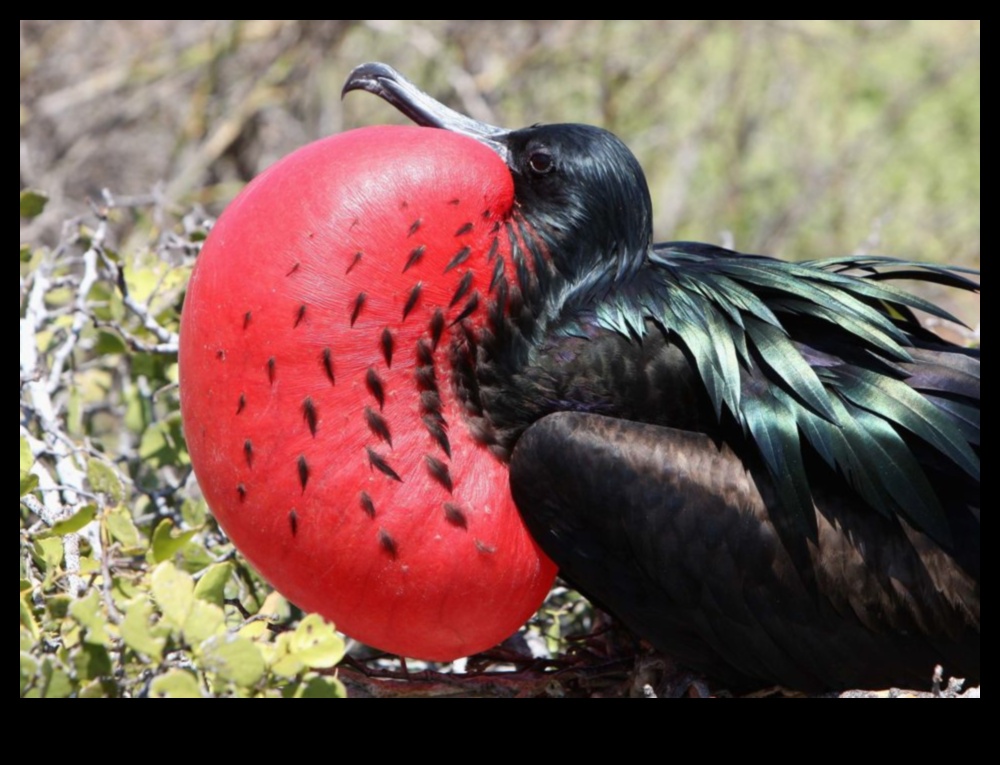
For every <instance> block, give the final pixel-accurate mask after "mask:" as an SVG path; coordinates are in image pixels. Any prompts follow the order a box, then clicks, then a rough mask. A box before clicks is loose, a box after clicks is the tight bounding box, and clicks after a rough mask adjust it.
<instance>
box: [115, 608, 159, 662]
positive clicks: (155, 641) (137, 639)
mask: <svg viewBox="0 0 1000 765" xmlns="http://www.w3.org/2000/svg"><path fill="white" fill-rule="evenodd" d="M153 613H154V612H153V606H152V604H151V603H150V602H149V601H148V600H147V599H146V598H137V599H136V600H134V601H133V602H132V603H131V604H129V606H128V607H127V609H126V610H125V618H124V619H123V620H122V623H121V625H120V627H119V630H120V631H121V636H122V640H124V641H125V645H127V646H128V647H129V648H131V649H132V650H133V651H135V652H136V653H139V654H141V655H143V656H146V657H148V658H149V659H150V660H152V661H154V662H155V661H159V660H160V656H161V655H162V654H163V648H164V646H165V645H166V643H167V641H166V640H165V639H164V638H163V637H162V636H161V635H160V634H158V633H159V632H160V631H161V630H158V629H156V628H155V626H154V624H153Z"/></svg>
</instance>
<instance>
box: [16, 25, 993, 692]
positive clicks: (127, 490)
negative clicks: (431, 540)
mask: <svg viewBox="0 0 1000 765" xmlns="http://www.w3.org/2000/svg"><path fill="white" fill-rule="evenodd" d="M980 27H981V24H980V21H978V20H959V21H885V20H878V21H742V22H741V21H663V20H645V21H637V20H632V21H586V20H584V21H573V20H569V21H560V20H548V21H531V20H522V21H503V20H488V21H468V20H437V21H405V20H333V21H162V20H161V21H31V20H27V21H26V20H22V21H20V93H21V96H20V188H21V191H22V203H21V213H22V215H21V225H20V228H21V496H22V510H21V593H22V618H21V694H22V695H80V694H83V695H142V694H150V693H160V694H161V695H185V694H208V693H213V694H219V695H232V694H238V695H253V694H276V693H284V694H285V695H295V694H298V695H308V694H317V695H326V694H329V693H340V692H341V691H342V687H340V686H339V685H337V684H336V683H335V682H333V681H328V680H329V675H328V674H326V673H325V672H324V670H325V669H326V668H328V667H329V666H330V664H331V662H333V661H334V660H335V659H337V658H339V655H340V653H341V652H342V647H338V646H336V645H334V644H335V642H336V640H335V638H334V637H333V636H325V637H324V638H323V640H325V641H326V642H324V643H322V645H321V646H320V647H319V648H317V647H316V645H314V644H313V643H310V641H309V639H307V638H305V637H303V636H302V635H299V638H298V642H297V643H296V642H295V640H294V639H293V638H292V637H289V636H290V635H295V634H298V633H297V632H295V631H290V632H284V633H280V634H277V633H275V632H273V631H269V630H267V629H264V628H263V627H254V626H252V625H254V624H258V625H259V624H262V623H261V622H253V621H251V622H249V623H248V622H247V621H246V620H245V617H246V616H247V615H248V614H256V613H258V612H261V613H272V611H273V610H277V611H282V609H284V613H286V615H291V617H294V612H293V611H290V610H289V608H288V606H287V604H280V603H279V604H277V605H276V604H275V601H274V600H273V599H272V600H271V601H268V604H269V606H268V607H269V608H271V607H273V608H272V610H267V609H265V610H264V611H261V609H262V608H263V607H264V602H265V599H266V598H268V597H269V596H268V593H267V588H266V587H264V586H263V585H262V584H261V583H260V582H259V580H257V579H255V577H254V575H253V573H252V572H249V571H247V570H245V569H244V568H243V567H242V565H241V564H240V563H239V560H238V558H236V557H234V556H233V554H232V550H231V549H230V548H228V546H227V544H226V541H225V540H224V539H223V538H221V536H220V535H219V534H218V533H217V531H216V530H215V529H214V526H213V525H212V522H211V519H210V517H208V516H206V514H205V512H204V507H203V505H201V504H200V500H199V499H198V494H197V491H196V489H195V487H194V485H193V481H192V480H191V477H190V471H189V468H188V466H187V456H186V451H185V449H184V444H183V438H182V435H181V433H180V431H179V425H178V421H177V394H176V388H175V386H174V381H175V378H176V354H175V349H176V342H175V341H176V335H175V334H174V333H175V332H176V329H177V316H178V314H179V308H180V303H181V301H182V298H183V289H184V284H185V283H186V279H187V276H188V274H189V272H190V267H191V265H192V263H193V259H194V257H195V255H196V252H197V247H198V243H199V241H200V240H201V239H202V238H203V237H204V234H205V232H206V231H207V229H208V228H209V227H210V224H211V219H212V216H214V215H216V214H218V213H219V212H220V211H221V210H222V208H223V207H224V206H225V204H226V202H228V201H229V200H230V199H232V197H233V196H235V194H236V193H238V192H239V190H240V189H241V188H242V186H243V185H244V184H245V183H246V182H247V181H248V180H250V178H252V177H253V176H254V175H256V174H257V173H258V172H259V171H260V170H262V169H263V168H264V167H266V166H267V165H269V164H270V163H272V162H274V161H275V160H277V159H278V158H280V157H281V156H283V155H285V154H287V153H288V152H290V151H292V150H294V149H295V148H297V147H299V146H301V145H303V144H305V143H308V142H309V141H312V140H314V139H316V138H319V137H321V136H324V135H329V134H331V133H336V132H338V131H342V130H345V129H349V128H353V127H358V126H362V125H370V124H376V123H382V122H401V121H403V119H402V118H401V117H400V115H398V114H397V113H396V112H395V111H394V110H393V109H391V108H390V107H389V106H387V105H386V104H384V103H382V102H381V101H379V100H378V99H374V98H369V97H365V96H363V95H360V94H354V95H352V96H351V97H350V98H348V99H347V100H346V101H344V102H342V101H341V100H340V87H341V84H342V83H343V80H344V78H345V76H346V75H347V73H348V72H349V71H350V69H351V68H353V67H354V66H355V65H357V64H359V63H362V62H365V61H372V60H381V61H385V62H386V63H389V64H391V65H393V66H394V67H396V68H397V69H399V70H400V71H401V72H403V73H404V74H406V75H407V76H408V77H409V78H410V79H412V80H414V81H415V82H416V83H417V84H419V85H420V86H421V87H423V88H424V89H425V90H427V91H428V92H430V93H431V94H432V95H435V96H436V97H438V98H440V99H441V100H443V101H445V102H446V103H449V104H450V105H452V106H454V107H455V108H457V109H459V110H460V111H464V112H466V113H469V114H471V115H473V116H475V117H477V118H479V119H483V120H487V121H490V122H493V123H495V124H500V125H505V126H510V127H515V126H522V125H527V124H532V123H537V122H588V123H593V124H598V125H601V126H603V127H606V128H608V129H610V130H612V131H614V132H615V133H617V134H618V135H619V136H620V137H622V138H623V139H624V140H625V142H626V143H628V144H629V146H631V148H632V149H633V151H635V153H636V154H637V156H638V157H639V160H640V162H641V163H642V165H643V167H644V168H645V169H646V172H647V176H648V179H649V183H650V189H651V192H652V196H653V202H654V209H655V213H656V220H655V223H656V232H657V237H658V239H668V238H670V239H698V240H704V241H711V242H717V243H721V244H725V245H729V246H735V247H737V248H739V249H742V250H745V251H750V252H758V253H764V254H769V255H776V256H779V257H784V258H789V259H806V258H818V257H825V256H834V255H841V254H845V253H852V252H870V253H877V254H884V255H893V256H898V257H904V258H912V259H918V260H932V261H936V262H942V263H944V262H947V263H952V264H957V265H963V266H967V267H970V268H976V269H978V268H979V258H980V87H981V86H980ZM26 192H27V193H26ZM36 192H38V193H37V194H36ZM46 202H47V203H46ZM929 297H931V298H933V299H934V300H937V301H939V302H941V303H943V304H944V305H945V306H946V307H948V308H949V309H950V310H952V311H954V312H956V313H957V314H958V315H959V316H960V317H961V318H962V320H963V321H964V322H965V323H966V324H968V325H969V327H971V328H973V330H974V331H969V332H966V331H963V330H961V329H956V328H947V329H946V331H948V332H951V333H952V337H954V338H958V339H965V340H967V341H969V342H978V327H979V316H980V307H979V297H978V295H977V296H969V295H956V294H954V293H949V292H947V291H946V290H941V291H940V292H939V293H932V294H930V295H929ZM25 498H27V499H25ZM81 513H82V514H81ZM67 519H69V521H70V525H69V526H66V525H63V526H58V524H59V523H60V522H62V523H66V522H67ZM74 519H75V520H74ZM54 524H55V526H54ZM167 524H169V525H167ZM220 566H221V567H222V568H219V567H220ZM185 577H187V578H185ZM178 578H179V579H180V584H178V583H177V581H176V580H177V579H178ZM206 579H207V580H208V583H207V584H204V585H203V584H202V582H203V581H205V580H206ZM188 580H190V581H188ZM168 582H169V583H171V588H173V589H176V588H177V587H179V588H180V591H182V592H187V593H188V595H187V596H184V598H182V600H183V602H182V603H181V604H178V603H164V602H163V599H162V596H163V594H164V593H166V592H168V591H170V590H171V588H166V583H168ZM151 593H152V598H151V597H150V594H151ZM157 593H159V594H160V596H161V597H160V598H158V597H157ZM81 603H84V604H85V605H81ZM237 604H238V605H237ZM574 608H575V606H574V605H573V603H572V602H571V601H570V602H569V603H568V604H567V602H565V601H560V605H559V606H558V608H553V609H550V612H558V615H557V616H558V618H556V617H552V616H551V613H550V616H549V621H548V622H544V623H543V626H542V627H541V628H540V629H541V631H542V632H543V633H544V634H545V635H546V636H547V639H549V640H550V641H553V640H555V641H558V639H560V629H561V628H560V627H559V623H558V619H559V618H563V617H566V615H567V614H570V615H571V614H572V612H573V610H574ZM553 619H555V623H553ZM189 621H190V622H191V623H190V624H189V623H188V622H189ZM294 624H295V622H294V620H293V622H292V625H293V626H294ZM126 625H127V626H126ZM310 634H312V633H310ZM282 635H284V637H282ZM223 638H225V640H223ZM227 641H228V642H227ZM241 641H242V642H241ZM282 641H283V642H282ZM293 644H294V645H293ZM231 645H237V646H238V647H237V648H235V649H233V648H230V647H228V646H231ZM557 649H558V646H556V650H557ZM289 656H292V657H297V658H294V660H292V659H289V658H288V657H289ZM248 657H249V658H248ZM282 662H284V663H282ZM276 667H277V669H275V668H276ZM289 678H291V680H290V679H289Z"/></svg>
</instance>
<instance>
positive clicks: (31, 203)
mask: <svg viewBox="0 0 1000 765" xmlns="http://www.w3.org/2000/svg"><path fill="white" fill-rule="evenodd" d="M48 201H49V197H48V195H47V194H44V193H43V192H41V191H34V190H32V189H25V190H24V191H22V192H21V217H22V218H34V217H35V216H37V215H41V213H42V210H44V209H45V205H46V203H47V202H48Z"/></svg>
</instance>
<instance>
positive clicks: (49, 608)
mask: <svg viewBox="0 0 1000 765" xmlns="http://www.w3.org/2000/svg"><path fill="white" fill-rule="evenodd" d="M75 602H76V601H75V600H74V599H73V598H72V597H70V596H69V595H66V594H58V595H49V597H47V598H46V599H45V612H46V613H47V614H48V616H49V618H50V619H55V620H56V621H58V620H60V619H65V618H66V617H67V616H69V607H70V606H71V605H72V604H73V603H75Z"/></svg>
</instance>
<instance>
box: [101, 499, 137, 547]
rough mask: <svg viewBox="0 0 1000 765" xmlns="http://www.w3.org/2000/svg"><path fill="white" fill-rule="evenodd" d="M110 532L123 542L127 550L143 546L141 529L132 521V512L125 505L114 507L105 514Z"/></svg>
mask: <svg viewBox="0 0 1000 765" xmlns="http://www.w3.org/2000/svg"><path fill="white" fill-rule="evenodd" d="M105 519H106V522H107V524H108V532H109V533H110V534H111V536H112V537H114V538H115V539H117V540H118V541H119V542H121V544H122V546H123V547H124V548H125V551H126V552H130V551H136V550H138V549H140V548H141V547H142V546H143V540H142V537H141V536H140V535H139V530H138V529H137V528H136V527H135V523H133V522H132V513H131V512H129V509H128V508H127V507H125V506H123V505H119V506H118V507H116V508H114V509H113V510H111V512H109V513H108V514H107V515H106V516H105Z"/></svg>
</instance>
